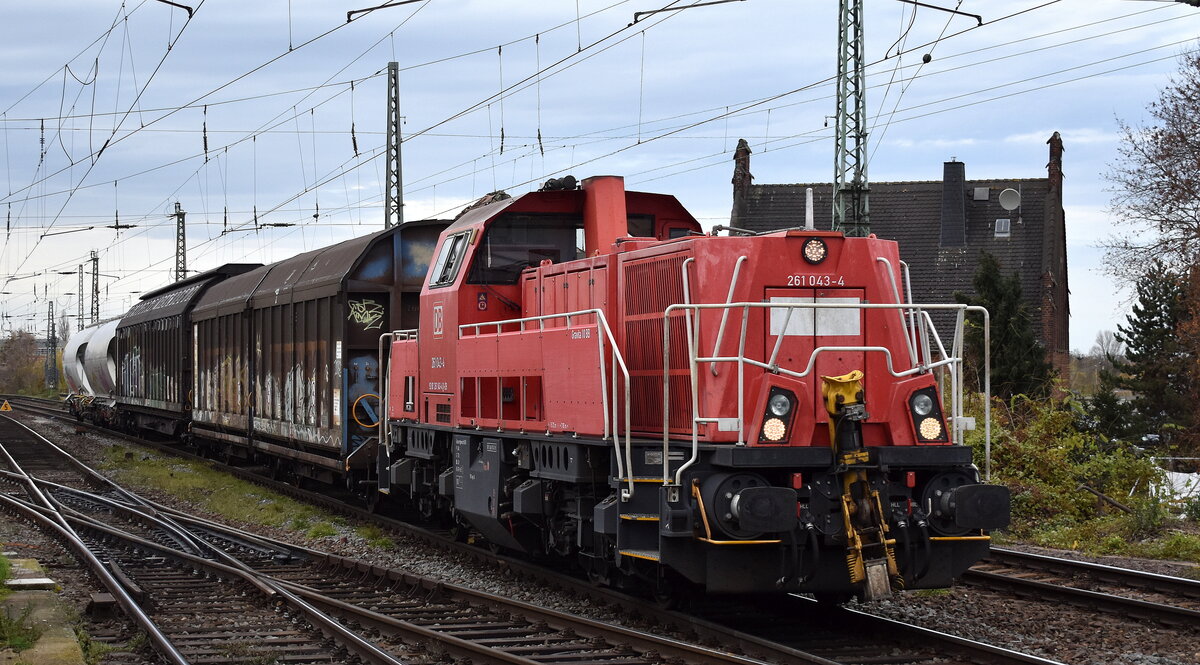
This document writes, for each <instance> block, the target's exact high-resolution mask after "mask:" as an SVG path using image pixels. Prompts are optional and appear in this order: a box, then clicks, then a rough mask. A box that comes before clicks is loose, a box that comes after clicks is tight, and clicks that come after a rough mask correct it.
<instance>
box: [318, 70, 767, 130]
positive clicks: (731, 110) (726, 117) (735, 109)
mask: <svg viewBox="0 0 1200 665" xmlns="http://www.w3.org/2000/svg"><path fill="white" fill-rule="evenodd" d="M539 69H540V68H539ZM736 110H737V109H736V108H734V109H731V111H734V112H736ZM725 117H726V118H728V117H732V116H731V115H726V116H725ZM314 132H315V130H314ZM431 134H432V133H431ZM768 134H769V133H768ZM506 138H509V139H510V140H511V139H514V138H515V137H514V136H513V135H512V132H508V133H507V134H506Z"/></svg>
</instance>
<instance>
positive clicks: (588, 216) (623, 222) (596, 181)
mask: <svg viewBox="0 0 1200 665" xmlns="http://www.w3.org/2000/svg"><path fill="white" fill-rule="evenodd" d="M583 194H584V198H583V240H584V249H585V251H586V252H587V255H588V256H595V255H596V254H600V253H604V252H607V251H609V249H610V248H611V247H612V244H613V243H614V242H616V240H617V238H624V237H625V236H627V235H629V218H628V217H627V214H626V212H625V178H622V177H621V176H619V175H598V176H592V177H591V178H584V179H583Z"/></svg>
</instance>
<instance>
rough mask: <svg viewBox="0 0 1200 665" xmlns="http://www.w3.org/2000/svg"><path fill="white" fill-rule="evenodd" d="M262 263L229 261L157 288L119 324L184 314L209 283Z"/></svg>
mask: <svg viewBox="0 0 1200 665" xmlns="http://www.w3.org/2000/svg"><path fill="white" fill-rule="evenodd" d="M259 267H261V264H258V263H227V264H225V265H223V266H221V267H219V268H214V269H213V270H209V271H207V272H203V273H200V274H199V275H193V276H191V277H188V278H187V279H183V280H180V281H178V282H175V283H173V284H169V285H167V286H164V287H162V288H160V289H155V290H154V291H151V292H149V293H147V294H145V295H143V296H142V299H141V300H140V301H138V302H137V303H135V304H134V305H133V307H130V308H129V311H128V312H127V313H126V314H125V317H124V318H122V319H121V324H120V325H119V326H117V327H118V328H126V327H128V326H132V325H137V324H139V323H144V322H146V321H153V320H156V319H165V318H168V317H172V316H176V315H179V314H182V313H184V312H186V311H187V310H188V308H189V307H191V306H192V305H193V304H195V303H196V302H197V300H198V299H199V297H200V295H201V294H203V293H204V290H205V288H206V287H208V286H211V285H212V284H214V283H216V282H219V281H220V280H222V279H225V278H228V277H231V276H234V275H240V274H242V273H246V272H249V271H252V270H254V269H255V268H259Z"/></svg>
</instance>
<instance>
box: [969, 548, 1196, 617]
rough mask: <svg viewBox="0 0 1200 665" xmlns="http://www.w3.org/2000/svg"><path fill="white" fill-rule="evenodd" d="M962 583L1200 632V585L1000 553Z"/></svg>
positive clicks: (1084, 563) (1013, 552)
mask: <svg viewBox="0 0 1200 665" xmlns="http://www.w3.org/2000/svg"><path fill="white" fill-rule="evenodd" d="M962 581H963V582H964V583H966V584H972V585H976V586H981V587H985V588H989V589H998V590H1001V591H1005V592H1008V593H1013V594H1016V595H1018V596H1022V597H1028V598H1037V599H1039V600H1050V601H1056V602H1064V603H1069V604H1071V605H1075V606H1078V607H1086V608H1089V609H1095V610H1098V611H1101V612H1110V613H1114V614H1119V615H1121V616H1125V617H1130V618H1134V619H1141V620H1149V621H1156V622H1159V623H1163V624H1166V625H1172V626H1189V625H1190V626H1200V581H1197V580H1189V579H1185V578H1180V577H1172V576H1169V575H1158V574H1155V573H1147V572H1143V571H1138V570H1130V569H1128V568H1117V567H1115V566H1106V565H1103V564H1097V563H1091V562H1087V561H1073V560H1071V559H1061V558H1057V557H1051V556H1045V555H1041V554H1031V553H1027V552H1018V551H1016V550H1009V549H1001V548H995V549H993V550H992V552H991V554H990V555H989V557H988V558H987V559H986V560H985V561H984V562H982V563H980V564H978V565H976V566H975V567H973V568H971V570H970V571H968V572H967V574H966V575H965V576H964V577H963V579H962Z"/></svg>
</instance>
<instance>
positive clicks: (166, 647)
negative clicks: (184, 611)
mask: <svg viewBox="0 0 1200 665" xmlns="http://www.w3.org/2000/svg"><path fill="white" fill-rule="evenodd" d="M4 420H5V421H8V422H11V423H17V424H21V426H22V427H24V425H23V424H22V423H20V422H19V421H17V420H15V419H13V418H10V417H8V416H5V417H4ZM26 429H28V428H26ZM0 448H3V447H2V446H0ZM4 455H5V457H8V460H9V462H10V463H11V464H12V467H11V468H13V469H14V470H15V471H16V473H18V474H19V475H22V476H24V479H23V481H22V482H23V483H24V484H26V485H27V487H28V488H29V489H30V490H31V494H30V496H31V498H32V497H38V499H37V500H38V501H39V502H41V503H42V504H44V505H42V506H37V505H36V504H33V503H29V504H26V503H25V502H22V501H19V500H18V499H16V498H14V497H9V496H6V495H3V494H0V503H2V504H3V505H4V507H5V508H7V509H8V510H10V511H12V512H14V513H16V514H19V515H21V516H23V517H25V518H26V519H28V520H30V521H31V522H35V523H37V524H40V525H42V528H43V529H45V530H47V531H49V532H50V533H51V534H53V535H56V536H57V537H58V538H59V539H61V540H62V541H63V542H64V543H65V544H66V547H67V548H68V549H69V550H71V551H72V552H74V553H75V555H76V556H77V557H79V559H80V560H81V561H83V563H85V564H86V565H87V567H88V569H89V570H91V571H92V574H93V575H95V576H96V579H98V580H100V583H101V584H103V585H104V588H106V589H108V592H109V593H110V594H112V596H113V599H114V600H116V602H117V604H118V605H120V607H121V609H122V610H123V611H124V612H125V614H126V616H128V617H130V618H131V619H133V621H134V623H136V624H137V626H138V628H140V629H141V630H142V631H144V632H145V634H146V636H147V637H148V639H149V641H150V644H151V646H152V647H153V648H154V650H155V651H157V652H158V653H159V655H161V656H162V657H163V658H165V659H166V660H167V661H168V662H169V663H171V664H172V665H189V661H188V660H187V659H186V658H184V657H183V655H182V654H181V653H180V652H179V650H178V649H177V648H175V645H174V644H172V643H171V641H170V640H168V639H167V637H166V636H165V635H163V633H162V631H160V630H159V629H158V626H157V625H155V623H154V622H153V621H152V620H151V619H150V617H149V616H148V615H147V614H146V613H145V612H144V611H142V609H141V608H140V607H139V606H138V604H137V603H136V602H135V601H134V599H133V598H132V597H131V596H130V595H129V594H128V593H127V592H126V590H125V588H124V587H123V586H122V585H121V584H120V583H119V582H118V581H117V579H116V578H115V577H113V575H112V573H111V572H109V570H108V568H107V567H106V566H105V565H104V564H103V562H101V561H100V559H99V558H97V557H96V556H95V555H94V554H93V553H92V552H91V550H89V549H88V547H87V545H86V544H84V542H83V540H82V539H81V538H80V537H79V534H77V533H75V531H74V530H73V529H72V528H71V526H70V525H69V522H68V520H67V518H66V517H65V516H64V515H62V514H61V513H60V512H59V511H57V510H55V506H54V504H53V503H52V502H51V501H50V500H49V499H48V498H47V497H46V496H45V495H44V494H42V493H41V490H40V489H38V488H37V486H36V484H35V483H34V482H33V479H32V477H30V476H28V475H27V474H24V472H21V471H20V466H19V465H18V464H17V463H16V460H14V459H13V458H12V457H11V456H10V455H9V454H8V450H7V449H4ZM39 508H41V509H43V510H45V511H47V512H49V513H51V515H47V514H45V513H43V512H42V510H39Z"/></svg>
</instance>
